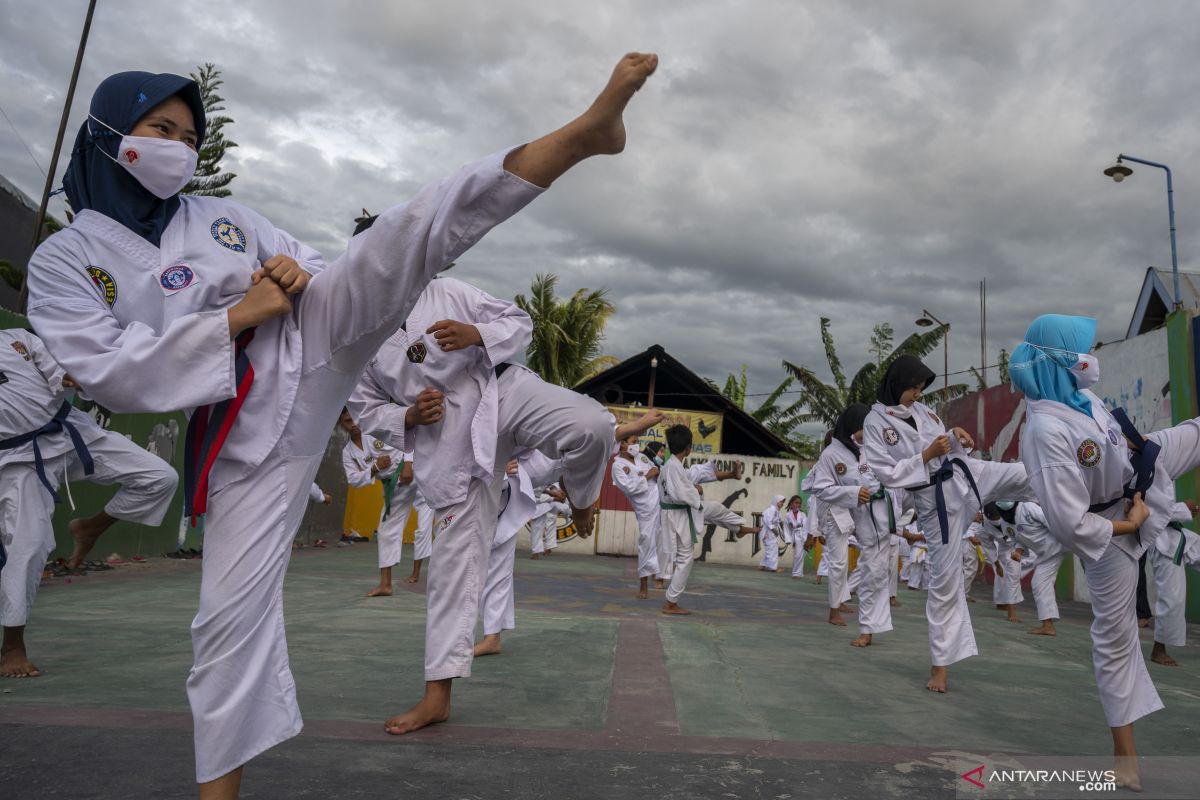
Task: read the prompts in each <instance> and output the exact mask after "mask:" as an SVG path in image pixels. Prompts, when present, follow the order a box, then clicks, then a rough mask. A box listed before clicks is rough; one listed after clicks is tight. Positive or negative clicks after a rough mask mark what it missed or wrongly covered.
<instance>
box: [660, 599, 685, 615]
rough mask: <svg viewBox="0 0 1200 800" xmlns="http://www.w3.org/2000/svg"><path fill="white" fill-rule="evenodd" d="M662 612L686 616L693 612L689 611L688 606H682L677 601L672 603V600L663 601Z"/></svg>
mask: <svg viewBox="0 0 1200 800" xmlns="http://www.w3.org/2000/svg"><path fill="white" fill-rule="evenodd" d="M662 613H664V614H674V615H676V616H680V617H682V616H685V615H687V614H690V613H692V612H690V611H688V610H687V609H686V608H683V607H682V606H680V605H678V604H677V603H672V602H671V601H670V600H668V601H667V602H665V603H663V607H662Z"/></svg>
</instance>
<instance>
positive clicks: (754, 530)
mask: <svg viewBox="0 0 1200 800" xmlns="http://www.w3.org/2000/svg"><path fill="white" fill-rule="evenodd" d="M761 530H762V528H747V527H746V526H745V525H743V526H742V527H741V529H740V530H738V532H737V538H739V539H740V538H742V537H743V536H749V535H750V534H752V533H753V534H755V535H758V532H759V531H761Z"/></svg>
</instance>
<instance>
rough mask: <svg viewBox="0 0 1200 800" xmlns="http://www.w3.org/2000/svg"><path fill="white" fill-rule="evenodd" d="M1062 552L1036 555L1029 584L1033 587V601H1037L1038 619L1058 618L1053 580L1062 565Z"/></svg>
mask: <svg viewBox="0 0 1200 800" xmlns="http://www.w3.org/2000/svg"><path fill="white" fill-rule="evenodd" d="M1062 560H1063V552H1062V551H1061V550H1060V551H1059V552H1058V553H1056V554H1054V555H1052V556H1050V557H1049V558H1043V557H1041V556H1038V558H1037V564H1036V566H1034V568H1033V578H1032V580H1030V582H1029V585H1030V587H1031V588H1032V589H1033V601H1034V602H1035V603H1037V615H1038V619H1039V620H1046V619H1058V618H1059V617H1058V598H1057V597H1055V595H1054V581H1055V580H1056V579H1057V578H1058V568H1059V567H1060V566H1061V565H1062Z"/></svg>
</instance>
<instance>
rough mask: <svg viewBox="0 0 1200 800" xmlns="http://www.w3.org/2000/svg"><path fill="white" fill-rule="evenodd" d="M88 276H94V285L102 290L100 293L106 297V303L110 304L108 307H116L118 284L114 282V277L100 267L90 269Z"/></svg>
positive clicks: (88, 269)
mask: <svg viewBox="0 0 1200 800" xmlns="http://www.w3.org/2000/svg"><path fill="white" fill-rule="evenodd" d="M87 274H88V275H91V276H92V283H94V284H96V286H98V287H99V288H100V293H101V294H102V295H104V302H106V303H108V307H109V308H112V307H113V306H114V305H116V304H117V282H116V281H114V280H113V278H112V275H109V274H108V273H107V272H105V271H104V270H102V269H100V268H99V267H88V268H87Z"/></svg>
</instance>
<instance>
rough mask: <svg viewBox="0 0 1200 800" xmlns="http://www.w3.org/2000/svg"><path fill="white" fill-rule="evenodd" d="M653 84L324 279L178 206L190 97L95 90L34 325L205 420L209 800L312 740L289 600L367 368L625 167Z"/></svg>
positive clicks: (504, 158) (442, 196) (633, 78)
mask: <svg viewBox="0 0 1200 800" xmlns="http://www.w3.org/2000/svg"><path fill="white" fill-rule="evenodd" d="M656 66H657V59H656V58H655V57H654V56H652V55H649V56H647V55H640V54H629V55H628V56H626V57H625V58H623V59H622V60H621V62H620V63H619V64H618V65H617V68H616V69H615V70H614V73H613V76H612V79H611V80H610V82H609V84H608V86H607V87H606V88H605V90H604V91H603V92H602V93H601V95H600V96H599V98H597V100H596V102H595V103H593V104H592V106H591V107H590V108H589V110H588V111H587V112H585V113H584V114H583V115H582V116H581V117H579V118H578V119H577V120H576V121H574V122H572V123H570V124H569V125H567V126H566V127H564V128H562V129H560V130H559V131H556V132H554V133H551V134H550V135H548V136H546V137H543V138H541V139H538V140H535V141H533V142H530V143H529V144H527V145H524V146H522V147H519V148H516V149H513V150H510V151H507V152H502V153H498V154H496V155H494V156H491V157H488V158H486V159H483V160H482V161H479V162H476V163H474V164H472V165H469V166H467V167H465V168H464V169H462V170H461V171H459V172H458V173H456V174H455V175H454V176H452V177H451V178H449V179H447V180H444V181H441V182H439V183H435V184H432V185H430V186H429V187H427V188H426V189H424V190H422V191H421V192H419V193H418V194H417V196H416V197H415V198H414V199H413V200H412V201H410V202H409V203H407V204H405V205H402V206H397V207H395V208H393V209H390V210H388V211H385V212H384V213H383V214H382V215H380V217H379V221H378V222H377V223H376V225H375V226H374V228H372V230H370V231H368V232H367V233H365V234H363V235H362V236H357V237H354V239H353V240H352V241H351V243H350V246H349V249H348V251H347V253H346V255H345V256H344V257H343V258H342V259H340V260H339V261H338V262H336V263H335V264H334V265H332V267H330V268H329V269H325V270H323V269H322V267H323V266H324V262H323V260H322V259H321V257H320V256H319V254H317V253H316V252H315V251H314V250H312V249H311V248H306V247H304V246H303V245H300V244H299V243H298V242H296V241H295V240H294V239H292V238H291V237H289V236H287V234H284V233H282V232H281V231H279V230H278V229H276V228H275V227H274V226H272V225H271V224H270V223H269V222H268V221H267V220H266V219H264V218H263V217H261V216H260V215H258V214H255V213H254V212H252V211H250V210H249V209H246V208H244V207H243V206H240V205H238V204H237V203H234V202H232V201H230V200H228V199H224V198H216V197H194V196H182V197H181V196H180V195H179V194H178V192H179V190H180V189H181V188H182V187H183V186H184V185H185V184H186V182H187V181H188V179H189V178H190V177H191V174H192V172H193V169H194V166H195V163H196V150H197V149H198V148H199V147H200V146H202V144H203V138H204V111H203V102H202V100H201V97H200V92H199V89H198V87H197V86H196V84H195V83H194V82H192V81H189V80H187V79H186V78H180V77H178V76H171V75H159V76H155V75H150V74H148V73H122V74H121V75H117V76H113V77H112V78H109V79H107V80H106V81H104V82H103V83H102V84H101V86H100V88H98V89H97V92H96V94H95V96H94V98H93V102H92V107H91V116H90V117H89V119H88V120H87V121H86V122H85V123H84V125H83V126H82V128H81V130H80V133H79V136H78V139H77V141H76V146H75V148H74V153H73V156H72V161H71V165H70V166H69V167H68V169H67V175H66V178H65V179H64V182H65V184H66V188H67V195H68V199H69V200H70V202H71V205H72V207H73V208H74V210H75V212H76V217H75V220H74V222H73V223H72V224H71V226H70V227H69V228H67V229H65V230H63V231H61V232H59V233H57V234H55V235H53V236H51V237H50V238H49V239H48V240H47V241H46V242H44V243H43V244H42V245H41V246H40V247H39V248H38V250H37V251H36V252H35V253H34V255H33V257H32V259H31V261H30V269H29V290H30V296H29V314H30V318H31V320H32V321H33V323H34V324H35V325H36V326H37V327H38V330H39V331H40V332H41V334H42V335H43V337H44V338H45V340H46V343H47V346H48V347H49V349H50V351H51V353H53V354H54V355H55V357H56V358H57V359H58V361H59V362H60V363H61V364H62V365H63V366H64V367H65V368H66V369H67V370H68V371H69V372H70V373H71V374H72V375H74V376H75V377H76V378H77V379H78V380H79V381H80V382H81V383H82V384H83V385H84V386H86V387H87V389H88V391H89V393H90V394H91V395H92V396H93V397H94V398H95V399H96V400H97V401H99V402H101V403H103V404H104V405H105V406H107V407H109V408H112V409H113V410H114V411H128V412H137V411H165V410H173V409H191V408H199V409H200V410H199V411H198V412H197V413H196V414H194V415H193V419H194V421H195V422H194V424H193V426H191V427H190V429H189V434H191V435H190V436H189V442H190V443H191V444H193V445H194V449H193V453H192V454H193V455H195V456H196V460H195V462H194V463H196V464H197V467H196V469H195V472H194V473H193V474H192V476H191V477H193V478H194V479H195V492H189V496H188V497H187V498H186V499H187V501H188V505H189V506H190V507H191V508H192V510H193V511H195V512H197V513H200V512H203V511H205V510H206V509H207V500H208V497H209V494H210V491H211V495H212V501H213V502H212V507H211V509H210V510H209V514H208V519H207V523H206V537H205V547H204V561H205V564H204V567H205V568H204V570H203V575H202V578H201V589H200V610H199V613H198V615H197V617H196V620H195V622H194V623H193V628H192V630H193V649H194V651H195V667H194V669H193V671H192V674H191V676H190V678H189V681H188V690H189V691H188V694H189V700H190V702H191V705H192V710H193V716H194V720H195V739H196V755H197V764H196V767H197V769H196V774H197V780H198V781H199V782H200V783H211V784H212V785H211V786H206V787H203V791H204V792H205V793H206V794H207V795H209V796H211V797H236V796H237V794H238V791H239V787H240V782H241V766H242V765H243V764H245V762H246V761H248V760H250V759H251V758H253V757H254V756H255V755H257V754H258V753H261V752H262V751H264V750H266V749H267V748H269V747H272V746H273V745H275V744H278V743H279V742H281V741H284V740H286V739H288V738H290V737H292V736H295V735H296V734H297V733H299V731H300V728H301V725H302V723H301V719H300V714H299V710H298V707H297V705H296V701H295V686H294V683H293V681H292V678H291V674H290V671H289V669H288V659H287V648H286V641H285V639H284V633H283V631H284V628H283V609H282V592H281V587H282V584H283V578H284V574H285V572H286V568H287V562H288V556H289V554H290V548H291V543H292V539H293V538H294V533H295V530H296V527H297V526H298V525H299V523H300V519H301V517H302V515H303V511H304V503H305V498H306V497H307V494H308V487H309V485H310V484H311V483H312V477H313V475H314V474H315V472H316V469H317V466H318V465H319V463H320V458H321V455H322V454H323V452H324V447H325V444H326V441H327V432H328V431H329V429H330V428H331V427H332V426H333V424H334V422H335V421H336V419H337V416H338V414H339V412H340V410H341V407H342V405H343V404H344V402H345V399H346V398H347V397H348V396H349V394H350V392H351V390H352V389H353V388H354V384H355V383H356V382H357V380H358V378H359V376H360V374H361V373H362V370H363V368H364V367H365V365H366V363H367V361H368V360H369V358H370V357H371V356H372V354H373V353H374V352H375V351H376V350H377V349H378V348H379V346H380V345H381V344H382V343H383V342H384V341H385V340H386V338H387V337H388V336H390V335H391V334H392V333H393V332H394V331H395V330H396V329H397V328H398V327H399V326H400V324H401V323H402V322H403V321H404V319H405V317H406V316H407V314H408V311H409V310H410V309H411V307H412V305H413V303H415V301H416V299H417V296H418V294H419V293H420V291H421V289H422V288H423V287H424V286H425V284H426V283H428V281H429V280H430V278H432V277H433V275H435V274H436V273H437V272H439V271H441V270H443V269H444V268H445V267H446V265H448V264H450V263H451V262H453V261H455V260H456V259H457V258H459V257H460V256H461V255H462V254H463V253H465V252H466V251H467V250H468V249H469V248H470V247H471V246H472V245H474V244H475V242H477V241H478V240H479V239H480V238H482V237H483V236H484V235H485V234H486V233H487V232H488V230H490V229H491V228H492V227H494V226H495V225H497V224H499V223H500V222H502V221H504V220H505V219H507V218H508V217H509V216H511V215H512V214H514V213H516V212H517V211H518V210H520V208H522V207H523V206H524V205H526V204H528V203H529V202H530V201H532V200H533V199H534V198H535V197H537V196H538V195H539V194H540V193H541V192H542V191H543V189H542V188H541V187H546V186H549V185H550V184H551V183H552V182H553V181H554V180H556V179H557V178H558V177H559V176H561V175H562V174H564V173H565V172H566V171H567V170H568V169H570V168H571V167H572V166H574V165H575V164H576V163H578V162H579V161H580V160H581V159H583V158H587V157H590V156H592V155H598V154H601V153H614V152H619V151H620V150H621V149H622V148H623V146H624V139H625V135H624V128H623V125H622V122H621V115H622V113H623V110H624V107H625V105H626V104H627V103H628V101H629V100H630V98H631V97H632V95H633V93H634V92H636V91H637V89H638V88H640V86H641V85H642V83H643V82H644V81H645V80H646V78H647V77H648V76H649V74H650V73H652V72H653V71H654V68H655V67H656ZM111 131H115V133H111ZM314 276H315V277H314ZM205 423H207V424H205ZM279 501H284V502H279ZM425 711H426V712H427V713H425V714H423V715H422V722H421V724H425V723H427V722H429V721H433V718H435V717H438V716H439V715H444V713H445V711H444V709H425Z"/></svg>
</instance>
